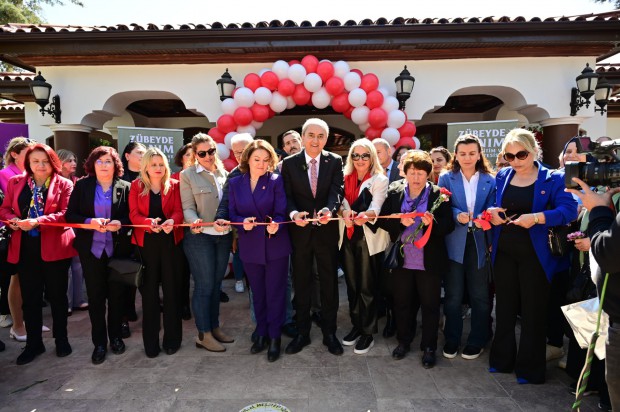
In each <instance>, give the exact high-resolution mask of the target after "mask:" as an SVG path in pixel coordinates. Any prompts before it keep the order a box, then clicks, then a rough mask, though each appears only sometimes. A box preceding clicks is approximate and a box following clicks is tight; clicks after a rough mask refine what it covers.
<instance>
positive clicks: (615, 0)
mask: <svg viewBox="0 0 620 412" xmlns="http://www.w3.org/2000/svg"><path fill="white" fill-rule="evenodd" d="M594 2H595V3H611V4H613V5H614V7H615V8H617V9H620V0H594Z"/></svg>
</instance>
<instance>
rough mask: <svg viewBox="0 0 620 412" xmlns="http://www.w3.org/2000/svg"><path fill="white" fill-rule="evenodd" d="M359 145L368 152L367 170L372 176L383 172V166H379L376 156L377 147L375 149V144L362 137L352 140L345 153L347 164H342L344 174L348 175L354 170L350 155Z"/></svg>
mask: <svg viewBox="0 0 620 412" xmlns="http://www.w3.org/2000/svg"><path fill="white" fill-rule="evenodd" d="M360 146H361V147H363V148H364V149H366V150H368V152H369V153H370V167H369V168H368V172H369V173H370V174H371V175H373V176H374V175H376V174H378V173H383V167H381V164H380V163H379V157H378V156H377V149H375V145H374V144H373V143H372V142H371V141H370V140H368V139H366V138H365V137H364V138H362V139H358V140H356V141H354V142H353V144H352V145H351V148H350V149H349V154H348V155H347V164H346V165H345V166H344V175H345V176H348V175H350V174H351V173H353V172H354V171H355V166H353V161H352V160H351V155H352V154H353V150H355V148H356V147H360Z"/></svg>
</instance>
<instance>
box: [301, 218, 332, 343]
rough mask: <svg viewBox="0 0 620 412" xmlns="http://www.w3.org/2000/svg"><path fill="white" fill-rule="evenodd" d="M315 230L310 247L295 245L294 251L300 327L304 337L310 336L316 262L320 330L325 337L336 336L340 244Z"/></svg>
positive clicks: (308, 245) (308, 244) (307, 245)
mask: <svg viewBox="0 0 620 412" xmlns="http://www.w3.org/2000/svg"><path fill="white" fill-rule="evenodd" d="M306 230H312V231H313V233H312V238H311V239H310V242H309V243H307V244H301V245H296V244H295V243H294V242H293V244H294V245H295V247H294V250H293V256H292V261H293V286H294V288H295V304H296V310H297V328H298V329H299V333H300V334H302V335H309V334H310V323H311V321H310V306H311V295H312V291H313V289H312V288H313V283H314V280H313V273H312V263H313V260H314V259H316V265H317V270H318V274H319V284H320V288H319V289H320V295H321V315H322V323H321V330H322V331H323V335H328V334H332V333H336V316H337V314H338V245H337V244H336V243H335V242H334V241H333V240H331V239H329V240H327V241H326V240H325V239H324V238H323V237H321V236H317V235H316V229H314V228H312V229H308V228H306Z"/></svg>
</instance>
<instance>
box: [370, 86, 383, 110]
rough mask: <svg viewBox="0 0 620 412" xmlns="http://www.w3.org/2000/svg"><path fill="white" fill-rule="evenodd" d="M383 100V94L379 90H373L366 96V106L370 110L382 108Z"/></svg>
mask: <svg viewBox="0 0 620 412" xmlns="http://www.w3.org/2000/svg"><path fill="white" fill-rule="evenodd" d="M383 100H384V97H383V93H381V92H380V91H379V90H373V91H372V92H370V93H368V94H367V95H366V106H368V108H369V109H375V108H377V107H381V105H382V104H383Z"/></svg>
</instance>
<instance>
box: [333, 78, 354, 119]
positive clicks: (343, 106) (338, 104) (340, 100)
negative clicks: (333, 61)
mask: <svg viewBox="0 0 620 412" xmlns="http://www.w3.org/2000/svg"><path fill="white" fill-rule="evenodd" d="M332 79H336V77H332ZM330 80H331V79H330ZM332 108H333V109H334V110H335V111H337V112H338V113H345V112H347V111H348V110H349V109H350V108H351V104H350V103H349V93H341V94H339V95H338V96H336V97H334V98H333V99H332Z"/></svg>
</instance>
